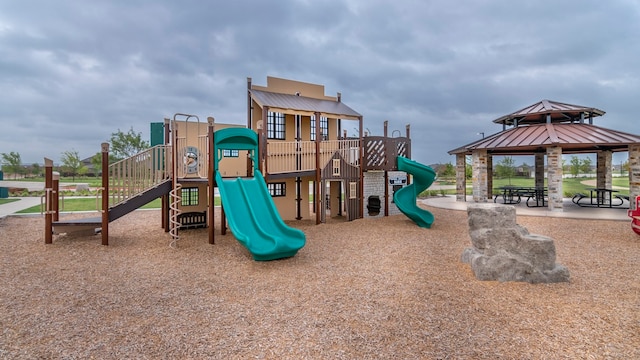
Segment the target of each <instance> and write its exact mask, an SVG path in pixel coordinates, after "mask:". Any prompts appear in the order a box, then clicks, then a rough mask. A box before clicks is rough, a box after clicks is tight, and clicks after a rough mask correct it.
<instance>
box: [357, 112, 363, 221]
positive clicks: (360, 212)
mask: <svg viewBox="0 0 640 360" xmlns="http://www.w3.org/2000/svg"><path fill="white" fill-rule="evenodd" d="M358 123H359V124H360V125H359V126H358V136H359V140H358V146H359V149H360V161H359V163H360V170H359V171H360V174H359V176H360V179H359V181H358V183H359V184H360V186H358V198H359V199H360V209H359V212H358V219H362V218H363V217H364V181H363V179H364V170H363V167H364V138H363V137H362V131H363V129H362V126H363V125H362V116H359V117H358Z"/></svg>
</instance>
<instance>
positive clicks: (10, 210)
mask: <svg viewBox="0 0 640 360" xmlns="http://www.w3.org/2000/svg"><path fill="white" fill-rule="evenodd" d="M9 199H12V200H13V199H18V201H12V202H10V203H7V204H2V205H0V218H3V217H5V216H7V215H12V214H14V213H16V212H18V211H20V210H24V209H28V208H30V207H32V206H36V205H40V197H10V198H9ZM37 214H38V215H39V213H37ZM29 215H33V214H29Z"/></svg>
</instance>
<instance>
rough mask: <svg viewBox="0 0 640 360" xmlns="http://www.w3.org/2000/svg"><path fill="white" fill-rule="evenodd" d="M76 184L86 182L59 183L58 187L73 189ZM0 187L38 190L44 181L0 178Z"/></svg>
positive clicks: (41, 188)
mask: <svg viewBox="0 0 640 360" xmlns="http://www.w3.org/2000/svg"><path fill="white" fill-rule="evenodd" d="M78 185H86V186H89V184H87V183H60V185H59V186H60V188H66V187H72V188H73V189H75V187H76V186H78ZM0 187H6V188H16V189H27V190H29V191H40V190H44V182H38V181H11V180H0Z"/></svg>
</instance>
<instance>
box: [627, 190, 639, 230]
mask: <svg viewBox="0 0 640 360" xmlns="http://www.w3.org/2000/svg"><path fill="white" fill-rule="evenodd" d="M627 215H629V217H630V218H631V229H632V230H633V231H635V233H636V234H638V235H640V196H636V209H635V210H627Z"/></svg>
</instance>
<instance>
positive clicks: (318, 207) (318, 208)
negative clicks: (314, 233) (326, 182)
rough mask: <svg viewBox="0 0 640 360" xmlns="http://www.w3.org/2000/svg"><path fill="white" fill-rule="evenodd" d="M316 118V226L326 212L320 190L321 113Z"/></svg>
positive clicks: (317, 113)
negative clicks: (321, 215) (321, 212)
mask: <svg viewBox="0 0 640 360" xmlns="http://www.w3.org/2000/svg"><path fill="white" fill-rule="evenodd" d="M315 117H316V139H315V145H316V194H317V196H315V199H314V200H315V203H314V206H315V209H316V225H318V224H320V211H324V209H325V208H326V206H322V202H323V201H325V200H324V199H322V191H321V190H322V189H321V188H320V186H321V185H322V181H321V177H322V174H321V173H320V139H321V134H320V113H319V112H316V113H315Z"/></svg>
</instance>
